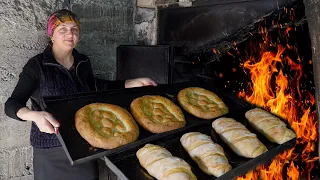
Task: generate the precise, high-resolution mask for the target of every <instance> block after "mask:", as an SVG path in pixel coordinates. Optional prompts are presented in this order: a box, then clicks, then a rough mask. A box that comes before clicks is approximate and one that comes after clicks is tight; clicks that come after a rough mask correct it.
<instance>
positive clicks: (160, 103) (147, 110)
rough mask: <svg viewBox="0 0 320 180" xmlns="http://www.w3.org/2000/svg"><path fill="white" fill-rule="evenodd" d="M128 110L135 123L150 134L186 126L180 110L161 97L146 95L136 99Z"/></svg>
mask: <svg viewBox="0 0 320 180" xmlns="http://www.w3.org/2000/svg"><path fill="white" fill-rule="evenodd" d="M130 110H131V113H132V115H133V117H134V118H135V119H136V120H137V122H138V123H139V124H140V125H141V126H142V127H143V128H145V129H146V130H147V131H150V132H152V133H162V132H166V131H170V130H174V129H178V128H181V127H184V126H185V125H186V121H185V119H184V115H183V113H182V111H181V109H180V108H179V107H178V106H177V105H175V104H174V103H173V102H171V101H170V100H169V99H167V98H165V97H162V96H156V95H154V96H151V95H146V96H142V97H139V98H136V99H135V100H133V101H132V103H131V105H130Z"/></svg>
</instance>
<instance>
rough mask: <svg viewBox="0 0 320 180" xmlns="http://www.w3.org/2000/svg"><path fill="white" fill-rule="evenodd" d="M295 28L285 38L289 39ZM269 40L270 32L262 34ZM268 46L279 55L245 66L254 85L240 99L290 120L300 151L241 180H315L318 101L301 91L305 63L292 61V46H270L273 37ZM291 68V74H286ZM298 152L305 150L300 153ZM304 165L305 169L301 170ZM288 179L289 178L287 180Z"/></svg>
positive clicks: (271, 54) (288, 153) (269, 54)
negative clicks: (290, 53)
mask: <svg viewBox="0 0 320 180" xmlns="http://www.w3.org/2000/svg"><path fill="white" fill-rule="evenodd" d="M291 30H292V29H291V28H287V29H286V30H285V31H284V34H285V35H286V36H288V34H289V31H291ZM261 34H263V35H264V37H268V34H267V32H266V31H264V32H263V33H261ZM263 40H264V44H267V45H269V44H270V46H274V47H276V49H277V52H272V51H265V52H262V53H261V57H260V59H255V58H254V57H253V56H251V57H249V58H247V60H246V61H245V62H244V63H243V68H244V69H245V71H247V72H249V74H250V77H251V83H250V84H249V87H248V90H242V91H241V92H239V94H238V95H239V96H240V97H241V98H243V99H245V100H247V101H249V102H250V103H252V104H256V105H258V106H260V107H262V108H264V109H267V110H269V111H270V112H272V113H274V114H277V115H279V116H280V117H283V118H284V119H287V120H288V123H289V124H290V126H291V128H292V129H293V130H294V131H295V133H296V134H297V142H296V147H294V148H292V149H290V150H287V151H285V152H284V153H282V154H279V155H278V156H276V157H275V158H274V159H273V160H272V162H271V163H269V164H268V165H261V166H259V167H257V168H256V169H255V170H254V171H251V172H249V173H247V174H246V175H244V176H243V177H238V178H237V180H244V179H246V180H251V179H259V177H260V178H261V179H264V180H282V179H299V178H301V177H305V178H308V179H311V175H310V171H311V170H312V168H313V167H314V161H316V160H318V157H316V156H315V150H316V141H317V137H318V134H317V133H318V130H317V120H316V119H315V117H316V116H315V115H316V113H315V110H314V109H315V98H314V96H313V95H312V93H311V92H307V91H306V90H304V89H303V90H301V89H300V85H301V84H300V79H301V77H302V76H303V70H302V67H303V65H302V61H301V59H300V58H298V59H297V60H296V61H294V60H292V59H291V58H290V57H289V55H287V53H285V52H286V50H288V49H291V50H292V48H293V47H292V46H290V45H285V46H282V45H279V44H278V45H276V43H270V42H269V41H271V40H270V37H268V38H264V39H263ZM285 67H290V68H289V69H290V72H286V73H285V72H284V71H285ZM298 148H299V149H301V148H302V152H301V150H299V152H297V151H298ZM298 164H299V165H300V164H303V165H305V167H302V168H300V167H301V165H300V167H299V166H298ZM285 176H286V177H285Z"/></svg>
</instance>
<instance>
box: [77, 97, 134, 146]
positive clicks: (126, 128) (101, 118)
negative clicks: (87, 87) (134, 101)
mask: <svg viewBox="0 0 320 180" xmlns="http://www.w3.org/2000/svg"><path fill="white" fill-rule="evenodd" d="M75 126H76V129H77V130H78V132H79V134H80V135H81V136H82V137H83V138H84V139H85V140H86V141H88V143H89V144H91V145H92V146H94V147H98V148H103V149H112V148H115V147H118V146H121V145H124V144H128V143H130V142H133V141H135V140H136V139H137V138H138V136H139V128H138V125H137V124H136V122H135V121H134V119H133V117H132V116H131V114H130V113H129V112H128V111H127V110H125V109H124V108H122V107H120V106H117V105H113V104H104V103H92V104H89V105H86V106H84V107H82V108H81V109H79V110H78V111H77V112H76V114H75Z"/></svg>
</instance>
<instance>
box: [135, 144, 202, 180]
mask: <svg viewBox="0 0 320 180" xmlns="http://www.w3.org/2000/svg"><path fill="white" fill-rule="evenodd" d="M136 155H137V157H138V159H139V162H140V164H141V166H142V167H143V168H144V169H146V170H147V171H148V173H149V174H150V175H151V176H153V177H155V178H157V179H159V180H196V179H197V177H196V176H195V175H194V174H193V173H192V171H191V167H190V166H189V164H188V163H186V162H185V161H184V160H183V159H181V158H178V157H174V156H172V154H171V153H170V152H169V151H168V150H166V149H165V148H163V147H161V146H158V145H153V144H146V145H145V146H144V147H142V148H140V149H139V150H138V151H137V153H136Z"/></svg>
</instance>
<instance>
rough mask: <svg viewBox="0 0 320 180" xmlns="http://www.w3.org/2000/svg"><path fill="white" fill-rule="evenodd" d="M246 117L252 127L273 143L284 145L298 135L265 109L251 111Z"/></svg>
mask: <svg viewBox="0 0 320 180" xmlns="http://www.w3.org/2000/svg"><path fill="white" fill-rule="evenodd" d="M245 116H246V118H247V119H248V121H249V123H250V125H251V126H252V127H253V128H254V129H256V130H257V131H258V132H260V133H261V134H263V135H264V136H265V137H266V138H268V139H269V140H270V141H271V142H274V143H278V144H283V143H285V142H287V141H289V140H291V139H293V138H295V137H296V134H295V133H294V132H293V131H292V130H290V129H288V128H287V125H286V123H284V122H282V121H281V120H280V119H279V118H277V117H276V116H274V115H272V114H270V113H269V112H267V111H265V110H263V109H260V108H254V109H251V110H249V111H247V112H246V114H245Z"/></svg>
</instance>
